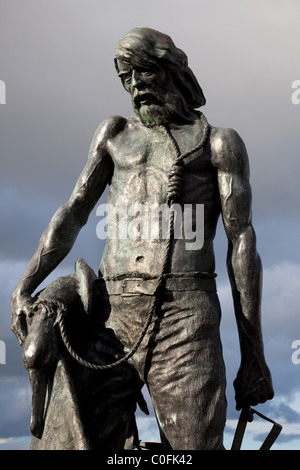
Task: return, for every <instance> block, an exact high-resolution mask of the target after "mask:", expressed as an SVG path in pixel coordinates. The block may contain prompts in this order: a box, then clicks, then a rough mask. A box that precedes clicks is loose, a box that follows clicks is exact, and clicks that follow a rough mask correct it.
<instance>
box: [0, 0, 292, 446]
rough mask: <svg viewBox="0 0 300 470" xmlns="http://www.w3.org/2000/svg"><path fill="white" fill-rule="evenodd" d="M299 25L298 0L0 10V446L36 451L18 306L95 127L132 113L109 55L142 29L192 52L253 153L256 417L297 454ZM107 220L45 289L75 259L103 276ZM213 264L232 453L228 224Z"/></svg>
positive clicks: (58, 0) (252, 431)
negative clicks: (268, 378)
mask: <svg viewBox="0 0 300 470" xmlns="http://www.w3.org/2000/svg"><path fill="white" fill-rule="evenodd" d="M299 16H300V4H299V1H298V0H285V1H283V0H251V1H249V0H247V1H246V0H225V1H224V0H209V1H208V0H186V1H185V2H182V1H179V0H152V1H151V2H144V1H141V0H126V2H124V1H121V0H115V1H110V2H108V1H107V2H106V1H102V0H51V1H49V0H48V1H46V0H26V1H24V0H0V80H2V81H3V82H4V83H5V85H6V104H0V122H1V125H0V152H1V172H0V178H1V185H0V220H1V232H0V237H1V243H0V250H1V251H0V282H1V289H0V302H1V313H0V341H1V343H0V345H2V350H1V349H0V351H2V355H1V356H0V362H2V364H0V449H15V450H17V449H27V448H28V446H29V442H30V435H29V419H30V393H31V392H30V388H29V383H28V377H27V372H26V371H25V369H24V367H23V365H22V359H21V348H20V347H19V345H18V343H17V340H16V339H15V337H14V335H13V334H12V333H11V331H10V296H11V293H12V291H13V289H14V287H15V285H16V283H17V282H18V279H19V278H20V276H21V275H22V273H23V271H24V269H25V267H26V265H27V263H28V261H29V260H30V258H31V255H32V254H33V251H34V250H35V248H36V245H37V243H38V240H39V238H40V235H41V233H42V231H43V229H44V228H45V226H46V225H47V223H48V221H49V220H50V218H51V216H52V215H53V213H54V211H55V210H56V209H57V207H58V206H59V205H61V204H62V203H64V202H65V201H66V200H67V199H68V197H69V195H70V193H71V191H72V189H73V186H74V184H75V182H76V180H77V178H78V176H79V174H80V172H81V170H82V168H83V166H84V165H85V161H86V158H87V152H88V148H89V145H90V141H91V139H92V136H93V134H94V132H95V130H96V128H97V127H98V125H99V123H100V122H101V121H102V120H103V119H105V118H106V117H108V116H110V115H114V114H121V115H124V116H127V115H128V114H131V112H132V111H131V104H130V98H129V96H128V95H127V94H126V92H125V91H124V89H123V88H122V86H121V84H120V82H119V79H118V77H117V76H116V73H115V70H114V65H113V53H114V47H115V44H116V42H117V41H118V39H119V38H120V37H121V36H122V35H123V34H124V33H126V32H127V31H129V30H130V29H132V28H134V27H140V26H148V27H151V28H154V29H158V30H161V31H163V32H165V33H167V34H169V35H170V36H171V37H172V38H173V40H174V42H175V43H176V45H177V46H178V47H180V48H182V49H183V50H184V51H185V52H186V53H187V55H188V57H189V64H190V67H191V68H192V70H193V71H194V73H195V75H196V76H197V78H198V80H199V82H200V84H201V86H202V88H203V90H204V92H205V95H206V98H207V105H206V107H205V108H203V111H204V113H205V114H206V116H207V118H208V120H209V122H210V123H211V124H212V125H215V126H224V127H232V128H234V129H236V130H237V132H238V133H239V134H240V135H241V137H242V138H243V140H244V142H245V143H246V146H247V149H248V153H249V159H250V167H251V184H252V189H253V222H254V226H255V229H256V233H257V239H258V249H259V252H260V255H261V258H262V261H263V265H264V293H263V309H262V311H263V331H264V341H265V353H266V357H267V361H268V364H269V367H270V369H271V371H272V375H273V382H274V388H275V393H276V396H275V398H274V400H272V401H271V402H269V403H267V404H264V405H260V406H259V407H257V410H258V411H260V412H262V413H263V414H265V415H267V416H269V417H270V418H272V419H274V420H276V421H278V422H280V423H281V424H282V425H283V431H282V433H281V435H280V437H279V438H278V440H277V442H276V444H275V445H274V446H273V448H274V449H278V450H286V449H300V380H299V379H300V364H297V361H294V362H296V363H294V362H293V361H292V354H293V353H294V354H295V355H294V357H295V358H296V359H299V358H300V354H299V355H298V356H297V354H296V353H297V351H296V350H295V349H293V348H292V344H293V343H294V342H295V341H297V340H299V344H300V322H299V313H300V312H299V305H300V252H299V241H300V240H299V234H300V217H299V200H300V194H299V193H300V189H299V188H300V185H299V184H298V180H299V175H300V159H299V149H300V143H299V123H300V104H298V105H297V104H296V102H297V100H294V101H295V103H293V101H292V94H293V92H294V93H295V92H296V90H295V89H293V88H292V84H293V82H294V81H296V80H300V69H299V57H300V37H299V36H300V33H299ZM299 96H300V93H299V94H298V97H299ZM1 98H2V99H1ZM1 101H2V103H4V99H3V96H2V97H1V96H0V102H1ZM98 221H99V217H97V216H96V209H95V211H94V212H93V213H92V214H91V216H90V218H89V221H88V224H87V226H86V227H85V228H84V229H83V230H82V232H81V234H80V236H79V237H78V239H77V241H76V244H75V245H74V248H73V250H72V252H71V253H70V255H69V256H68V257H67V258H66V259H65V261H64V262H63V263H62V264H61V266H60V267H59V268H57V270H56V271H55V272H54V273H53V275H52V276H51V277H50V278H49V279H48V280H47V283H48V282H49V281H50V279H54V278H55V277H58V276H59V275H61V274H67V273H70V272H73V269H74V263H75V260H76V259H77V258H78V257H79V256H80V257H83V258H84V259H85V260H86V261H87V262H88V263H89V264H90V265H91V266H92V267H93V268H94V269H95V270H97V268H98V265H99V261H100V258H101V253H102V249H103V242H102V241H100V240H99V239H98V238H97V236H96V225H97V222H98ZM216 256H217V272H218V290H219V294H220V299H221V304H222V310H223V320H222V337H223V347H224V356H225V361H226V367H227V380H228V388H227V398H228V422H227V426H226V433H225V445H226V446H227V448H228V447H230V445H231V442H232V438H233V432H234V428H235V425H236V421H237V418H238V414H237V412H236V411H235V408H234V391H233V387H232V382H233V379H234V377H235V374H236V371H237V368H238V366H239V345H238V340H237V330H236V325H235V322H234V315H233V307H232V300H231V295H230V290H229V285H228V279H227V274H226V271H225V256H226V240H225V237H224V231H223V227H222V225H221V224H220V225H219V229H218V234H217V239H216ZM3 345H4V346H5V352H6V355H5V357H4V355H3ZM0 354H1V353H0ZM138 422H139V427H140V432H141V438H142V439H151V438H155V437H156V436H157V429H156V425H155V420H154V417H153V415H151V417H150V418H145V417H143V416H139V418H138ZM267 429H269V427H267ZM265 432H266V429H265V424H264V423H262V422H261V421H260V420H259V419H258V420H257V419H255V421H254V422H253V423H252V424H251V425H249V427H248V431H247V436H246V440H245V445H244V448H247V449H257V448H258V447H259V445H260V443H261V441H262V438H263V435H264V433H265Z"/></svg>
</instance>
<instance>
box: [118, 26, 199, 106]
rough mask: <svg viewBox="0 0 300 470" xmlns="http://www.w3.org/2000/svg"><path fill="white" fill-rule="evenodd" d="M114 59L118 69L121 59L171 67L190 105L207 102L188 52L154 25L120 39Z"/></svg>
mask: <svg viewBox="0 0 300 470" xmlns="http://www.w3.org/2000/svg"><path fill="white" fill-rule="evenodd" d="M114 61H115V67H116V69H117V72H119V69H118V61H121V62H124V63H128V64H130V65H132V66H139V67H147V68H151V67H157V66H160V67H161V68H163V69H168V70H170V71H171V73H172V74H173V77H174V80H175V83H176V85H177V87H178V88H179V90H180V91H181V93H182V95H183V96H184V98H185V100H186V102H187V104H188V105H189V106H191V107H192V108H200V107H201V106H204V105H205V103H206V99H205V97H204V94H203V91H202V89H201V87H200V85H199V83H198V81H197V79H196V77H195V75H194V74H193V72H192V70H191V69H190V68H189V66H188V59H187V56H186V54H185V53H184V52H183V51H182V50H181V49H178V47H176V46H175V44H174V42H173V41H172V39H171V38H170V37H169V36H168V35H166V34H163V33H160V32H159V31H156V30H154V29H151V28H135V29H132V30H131V31H129V32H128V33H127V34H125V36H123V38H122V39H120V41H119V42H118V43H117V45H116V51H115V57H114Z"/></svg>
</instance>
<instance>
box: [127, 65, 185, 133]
mask: <svg viewBox="0 0 300 470" xmlns="http://www.w3.org/2000/svg"><path fill="white" fill-rule="evenodd" d="M118 70H119V74H118V75H119V77H120V78H121V80H122V83H123V85H124V88H125V89H126V90H127V91H128V92H129V93H130V94H131V97H132V104H133V108H134V111H135V113H136V114H137V115H138V117H139V118H140V119H141V121H142V122H143V124H144V125H145V126H147V127H154V126H157V125H167V124H170V122H174V121H176V120H178V118H179V117H180V116H181V118H182V117H183V114H184V108H185V107H186V105H185V103H184V100H183V98H182V96H181V94H180V93H179V92H178V91H177V90H175V87H174V84H173V80H172V77H171V74H170V73H169V72H168V71H165V70H164V69H162V68H160V67H155V66H153V67H151V68H148V67H145V66H143V67H139V66H135V65H131V64H128V63H125V62H122V61H120V60H118Z"/></svg>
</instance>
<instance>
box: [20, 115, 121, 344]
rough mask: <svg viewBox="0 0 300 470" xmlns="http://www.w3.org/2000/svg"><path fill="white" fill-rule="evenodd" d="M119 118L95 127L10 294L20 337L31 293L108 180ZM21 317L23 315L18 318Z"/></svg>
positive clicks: (67, 248) (65, 248)
mask: <svg viewBox="0 0 300 470" xmlns="http://www.w3.org/2000/svg"><path fill="white" fill-rule="evenodd" d="M119 120H120V118H110V119H108V120H107V121H104V122H103V123H102V124H101V125H100V127H99V128H98V130H97V132H96V133H95V136H94V138H93V141H92V143H91V146H90V151H89V156H88V161H87V164H86V166H85V168H84V170H83V171H82V173H81V175H80V177H79V179H78V181H77V183H76V185H75V188H74V190H73V192H72V194H71V196H70V198H69V200H68V201H67V202H66V203H65V204H63V205H62V206H61V207H59V209H58V210H57V211H56V212H55V214H54V216H53V217H52V219H51V221H50V223H49V225H48V226H47V228H46V229H45V231H44V232H43V234H42V236H41V239H40V241H39V245H38V247H37V249H36V251H35V253H34V255H33V257H32V259H31V261H30V263H29V265H28V267H27V269H26V271H25V272H24V274H23V276H22V278H21V279H20V281H19V283H18V285H17V287H16V289H15V291H14V293H13V295H12V330H13V331H14V333H15V334H16V336H17V337H18V339H19V341H20V343H22V342H23V340H24V334H26V332H24V331H23V330H24V324H25V323H24V316H27V315H29V313H30V308H31V304H32V301H31V294H32V293H33V291H34V290H35V289H36V288H37V287H38V286H39V285H40V283H41V282H42V281H43V280H44V279H45V278H46V277H47V276H48V275H49V274H50V273H51V272H52V271H53V270H54V269H55V268H56V267H57V266H58V264H59V263H60V262H61V261H62V260H63V259H64V258H65V257H66V255H67V254H68V253H69V252H70V250H71V248H72V246H73V244H74V242H75V240H76V238H77V235H78V233H79V231H80V229H81V228H82V227H83V226H84V225H85V223H86V222H87V219H88V217H89V214H90V212H91V211H92V209H93V207H94V206H95V204H96V202H97V201H98V199H99V198H100V196H101V194H102V192H103V191H104V189H105V187H106V185H107V183H108V182H109V180H110V177H111V174H112V171H113V164H112V161H111V158H110V157H109V155H108V152H107V140H108V139H109V137H110V136H111V135H112V134H113V133H115V132H117V128H118V122H119ZM22 317H23V318H22Z"/></svg>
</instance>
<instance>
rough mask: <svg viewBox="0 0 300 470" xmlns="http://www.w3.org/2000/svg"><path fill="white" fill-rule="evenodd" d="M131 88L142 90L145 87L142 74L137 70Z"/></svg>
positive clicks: (133, 74)
mask: <svg viewBox="0 0 300 470" xmlns="http://www.w3.org/2000/svg"><path fill="white" fill-rule="evenodd" d="M131 86H132V88H137V89H140V88H141V87H142V86H143V80H142V77H141V74H140V73H139V72H137V71H136V70H133V71H132V76H131Z"/></svg>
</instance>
